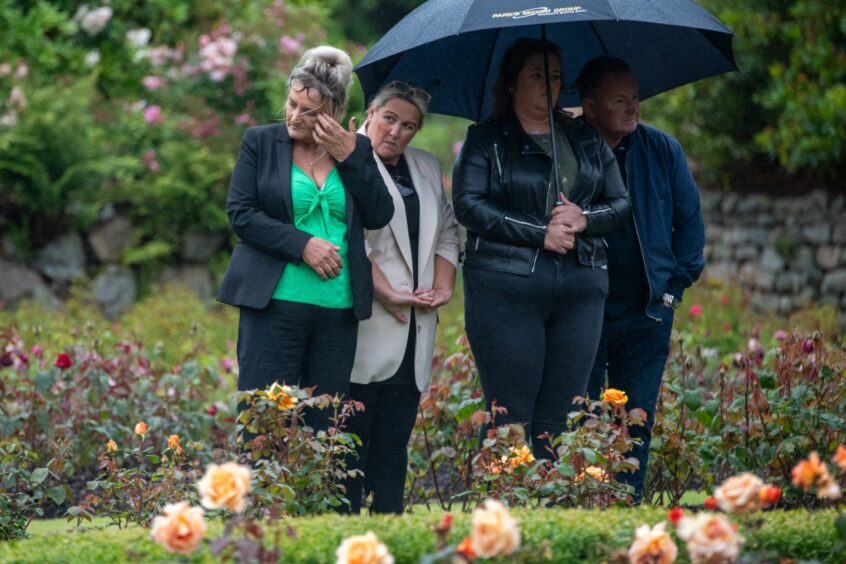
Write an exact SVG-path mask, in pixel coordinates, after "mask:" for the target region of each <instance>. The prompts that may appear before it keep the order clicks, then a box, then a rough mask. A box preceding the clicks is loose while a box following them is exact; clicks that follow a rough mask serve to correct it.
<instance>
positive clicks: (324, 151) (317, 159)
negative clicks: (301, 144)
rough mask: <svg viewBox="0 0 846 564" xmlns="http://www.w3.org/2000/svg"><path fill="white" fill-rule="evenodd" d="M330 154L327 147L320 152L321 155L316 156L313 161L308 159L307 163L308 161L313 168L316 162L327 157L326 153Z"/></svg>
mask: <svg viewBox="0 0 846 564" xmlns="http://www.w3.org/2000/svg"><path fill="white" fill-rule="evenodd" d="M328 154H329V151H327V150H326V149H323V152H322V153H321V154H320V156H319V157H317V158H316V159H314V160H313V161H306V163H307V164H308V166H310V167H311V168H314V165H315V163H317V162H318V161H320V159H322V158H323V157H325V156H326V155H328Z"/></svg>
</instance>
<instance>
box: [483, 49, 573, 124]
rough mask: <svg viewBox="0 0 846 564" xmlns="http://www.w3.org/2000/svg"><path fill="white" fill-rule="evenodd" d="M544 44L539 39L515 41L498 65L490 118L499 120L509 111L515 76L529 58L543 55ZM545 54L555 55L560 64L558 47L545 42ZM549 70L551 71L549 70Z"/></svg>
mask: <svg viewBox="0 0 846 564" xmlns="http://www.w3.org/2000/svg"><path fill="white" fill-rule="evenodd" d="M543 50H544V43H543V41H541V40H540V39H531V38H528V37H521V38H519V39H517V40H516V41H515V42H514V43H513V44H512V45H511V47H509V48H508V51H506V52H505V55H504V56H503V57H502V62H501V63H500V65H499V75H498V76H497V79H496V83H495V84H494V87H493V110H492V111H491V117H492V118H499V117H502V116H504V115H506V114H507V113H509V112H510V111H511V102H512V98H513V97H514V93H513V90H514V85H515V84H516V83H517V75H519V74H520V71H521V70H523V67H524V66H525V64H526V61H527V60H528V59H529V57H531V56H533V55H537V54H538V53H543ZM546 52H547V53H549V54H551V55H555V58H557V59H558V61H559V64H560V62H561V50H560V49H559V48H558V45H556V44H554V43H549V42H547V44H546ZM550 70H551V69H550Z"/></svg>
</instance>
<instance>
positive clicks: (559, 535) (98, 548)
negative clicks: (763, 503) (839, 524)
mask: <svg viewBox="0 0 846 564" xmlns="http://www.w3.org/2000/svg"><path fill="white" fill-rule="evenodd" d="M441 515H442V514H441V513H440V512H435V513H427V512H426V511H425V510H418V511H417V512H416V513H415V514H414V515H405V516H403V517H401V518H398V517H393V516H381V517H372V518H365V517H361V518H352V517H342V516H337V515H327V516H323V517H311V518H298V519H296V520H291V521H283V522H281V524H280V527H281V530H282V531H281V535H280V539H281V543H282V553H283V554H282V559H281V560H282V561H284V562H313V563H322V562H332V561H334V554H335V549H336V547H337V546H338V545H339V544H340V543H341V540H342V539H344V538H346V537H347V536H350V535H354V534H361V533H364V532H366V531H373V532H375V533H376V534H377V535H378V536H379V538H380V539H381V540H382V541H383V542H384V543H385V544H386V545H387V546H388V548H389V550H390V551H391V553H392V554H393V555H394V557H395V559H396V562H397V563H398V564H401V563H404V562H417V561H419V559H420V556H421V555H423V554H427V553H431V552H434V542H435V535H434V533H432V531H431V529H432V526H433V525H434V524H435V523H436V522H437V521H438V519H439V518H440V517H441ZM514 515H515V516H516V517H517V519H518V521H519V522H520V528H521V531H522V538H523V544H524V545H527V546H530V547H531V546H539V545H540V543H541V542H542V541H544V540H547V541H549V543H550V546H551V549H552V560H553V561H554V562H599V561H601V560H603V559H606V558H607V556H608V555H609V553H610V552H611V551H613V550H615V549H621V548H627V547H628V546H629V544H630V543H631V540H632V538H633V536H634V529H635V527H636V526H638V525H640V524H643V523H649V524H654V523H657V522H659V521H661V520H663V519H664V518H665V516H666V511H664V510H663V509H660V508H651V507H650V508H638V509H613V510H606V511H597V510H594V511H586V510H539V509H536V510H531V509H523V510H516V511H515V512H514ZM836 515H837V514H836V513H835V512H834V511H816V512H808V511H784V512H783V511H771V512H767V513H763V514H757V515H753V516H747V517H745V518H742V519H734V521H735V522H737V523H739V525H740V532H741V534H742V535H743V536H744V537H746V539H747V541H746V545H745V547H744V554H746V555H749V554H751V553H757V554H758V555H760V556H764V555H767V556H769V557H772V556H774V555H778V556H780V557H783V558H797V559H802V560H818V561H821V562H839V561H841V560H842V558H840V557H838V556H837V555H835V554H834V545H835V542H836V539H835V530H834V520H835V518H836ZM757 523H761V525H760V527H758V526H756V524H757ZM288 525H290V526H291V527H292V528H293V529H294V530H295V531H296V537H295V538H292V537H290V536H289V535H288V534H286V532H285V527H286V526H288ZM469 527H470V516H469V515H466V514H459V515H456V516H455V520H454V522H453V529H452V534H451V536H450V540H451V541H452V542H458V541H459V540H460V539H461V538H462V537H463V536H464V535H466V534H468V532H469ZM210 530H211V531H213V532H215V533H217V532H219V531H220V526H219V525H216V526H213V527H210ZM267 533H268V534H267V535H266V538H272V537H273V534H271V532H270V531H267ZM682 553H684V550H683V549H681V550H680V554H682ZM680 560H682V561H683V560H685V559H684V558H680ZM0 561H2V562H37V563H39V564H41V563H43V562H55V563H59V562H69V563H71V562H72V563H74V564H77V563H78V562H115V563H119V562H120V563H122V562H127V561H133V562H161V561H183V562H213V561H215V559H214V558H213V557H212V556H211V554H210V553H209V551H208V548H206V547H203V548H201V549H200V550H198V551H197V552H196V553H195V554H193V555H191V556H190V557H177V556H175V555H171V554H168V553H166V552H165V551H164V550H162V549H161V548H159V547H158V546H157V545H155V544H154V543H153V542H152V541H151V540H150V539H149V533H148V532H147V531H145V530H143V529H129V530H123V531H118V530H115V529H105V530H90V531H86V532H82V533H78V534H66V533H64V532H57V533H55V534H53V535H49V536H38V537H35V538H33V539H29V540H22V541H15V542H11V543H8V544H3V545H0Z"/></svg>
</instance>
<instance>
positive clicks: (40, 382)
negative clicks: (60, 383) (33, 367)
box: [33, 371, 56, 393]
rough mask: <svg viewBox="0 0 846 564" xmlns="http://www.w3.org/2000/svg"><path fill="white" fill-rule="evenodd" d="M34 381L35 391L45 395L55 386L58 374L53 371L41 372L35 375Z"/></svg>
mask: <svg viewBox="0 0 846 564" xmlns="http://www.w3.org/2000/svg"><path fill="white" fill-rule="evenodd" d="M33 380H34V381H35V389H37V390H38V391H39V392H41V393H44V392H46V391H47V390H49V389H50V386H52V385H53V382H55V381H56V374H54V373H53V372H52V371H46V372H39V373H38V374H36V375H35V378H34V379H33Z"/></svg>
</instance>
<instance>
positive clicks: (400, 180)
mask: <svg viewBox="0 0 846 564" xmlns="http://www.w3.org/2000/svg"><path fill="white" fill-rule="evenodd" d="M384 165H385V169H386V170H387V171H388V174H390V175H391V179H392V180H393V181H394V184H396V185H397V189H398V190H399V193H400V195H401V196H402V201H403V203H404V204H405V218H406V222H407V224H408V239H409V242H410V243H411V273H412V276H413V278H414V290H416V289H417V284H418V273H417V257H418V254H419V251H418V247H419V246H420V198H419V197H418V196H417V190H415V189H414V182H412V180H411V171H410V170H409V169H408V163H407V162H406V161H405V156H404V155H401V156H400V160H399V162H398V163H397V164H396V166H394V165H390V164H388V163H384ZM416 335H417V319H416V318H415V316H414V308H411V318H410V319H409V321H408V341H407V342H406V345H405V355H404V356H403V358H402V363H401V364H400V367H399V369H397V372H396V374H394V375H393V376H391V377H390V378H388V379H387V380H385V381H384V382H379V383H380V384H387V385H391V386H396V385H412V386H416V383H415V379H414V349H415V343H416V342H417V339H416Z"/></svg>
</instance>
